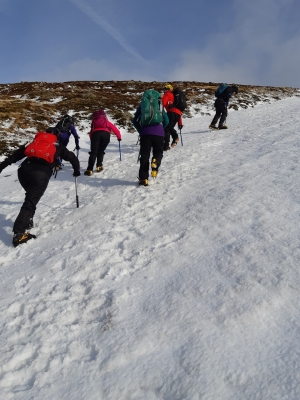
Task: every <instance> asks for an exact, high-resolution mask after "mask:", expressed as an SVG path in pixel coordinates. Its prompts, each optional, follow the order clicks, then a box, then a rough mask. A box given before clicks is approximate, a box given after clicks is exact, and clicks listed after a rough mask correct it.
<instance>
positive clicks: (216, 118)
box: [210, 107, 221, 126]
mask: <svg viewBox="0 0 300 400" xmlns="http://www.w3.org/2000/svg"><path fill="white" fill-rule="evenodd" d="M220 116H221V113H220V112H219V110H218V109H217V107H216V114H215V116H214V118H213V120H212V121H211V124H210V126H216V124H217V123H218V121H219V118H220Z"/></svg>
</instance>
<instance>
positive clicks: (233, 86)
mask: <svg viewBox="0 0 300 400" xmlns="http://www.w3.org/2000/svg"><path fill="white" fill-rule="evenodd" d="M231 87H232V93H236V94H238V92H239V88H238V87H237V86H236V85H232V86H231Z"/></svg>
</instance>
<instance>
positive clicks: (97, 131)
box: [84, 110, 122, 176]
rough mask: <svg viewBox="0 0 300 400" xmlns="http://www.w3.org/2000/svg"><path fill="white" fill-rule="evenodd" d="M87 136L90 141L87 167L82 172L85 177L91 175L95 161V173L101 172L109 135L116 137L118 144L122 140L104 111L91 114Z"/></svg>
mask: <svg viewBox="0 0 300 400" xmlns="http://www.w3.org/2000/svg"><path fill="white" fill-rule="evenodd" d="M89 135H90V139H91V151H90V152H89V154H90V157H89V162H88V167H87V170H86V171H85V172H84V175H87V176H90V175H92V174H93V169H94V164H95V161H96V159H97V163H96V172H101V171H102V170H103V158H104V154H105V149H106V147H107V145H108V144H109V142H110V135H116V137H117V139H118V141H119V142H120V141H121V140H122V136H121V132H120V131H119V129H118V128H117V127H116V126H115V125H114V124H113V123H111V122H110V121H109V120H108V119H107V116H106V114H105V112H104V110H98V111H95V112H94V113H93V115H92V124H91V130H90V133H89Z"/></svg>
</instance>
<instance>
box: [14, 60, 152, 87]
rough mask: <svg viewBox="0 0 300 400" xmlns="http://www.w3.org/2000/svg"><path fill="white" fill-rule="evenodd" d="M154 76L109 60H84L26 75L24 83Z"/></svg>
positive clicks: (142, 79) (141, 78) (149, 79)
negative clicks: (120, 65) (119, 65)
mask: <svg viewBox="0 0 300 400" xmlns="http://www.w3.org/2000/svg"><path fill="white" fill-rule="evenodd" d="M154 78H155V76H154V75H151V74H150V73H149V74H148V73H147V72H144V70H143V69H141V68H136V69H135V67H134V65H132V66H131V68H130V69H129V68H122V67H121V68H119V67H118V66H117V65H116V64H115V63H114V62H109V61H107V60H101V61H95V60H92V59H91V58H83V59H80V60H77V61H74V62H71V63H69V64H67V65H64V66H60V67H58V66H57V67H54V68H53V67H51V68H49V69H48V71H47V70H42V71H41V72H37V71H34V73H33V74H32V75H30V74H28V73H27V74H24V75H23V76H21V79H20V80H23V81H36V80H39V81H46V82H65V81H76V80H90V81H106V80H130V79H134V80H141V81H153V80H154Z"/></svg>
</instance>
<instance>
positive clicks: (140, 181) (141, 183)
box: [139, 179, 149, 186]
mask: <svg viewBox="0 0 300 400" xmlns="http://www.w3.org/2000/svg"><path fill="white" fill-rule="evenodd" d="M148 184H149V182H148V179H139V185H140V186H148Z"/></svg>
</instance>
